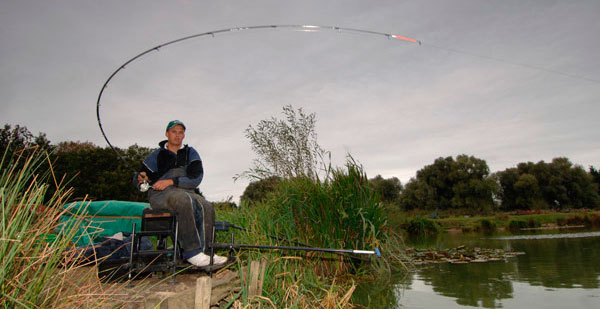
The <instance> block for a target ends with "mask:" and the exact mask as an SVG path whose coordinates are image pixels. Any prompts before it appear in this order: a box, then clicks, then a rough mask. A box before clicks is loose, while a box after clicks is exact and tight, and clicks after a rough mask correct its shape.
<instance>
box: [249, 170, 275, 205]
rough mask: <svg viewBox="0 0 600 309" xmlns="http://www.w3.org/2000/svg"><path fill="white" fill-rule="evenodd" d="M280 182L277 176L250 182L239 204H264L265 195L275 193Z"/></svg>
mask: <svg viewBox="0 0 600 309" xmlns="http://www.w3.org/2000/svg"><path fill="white" fill-rule="evenodd" d="M280 182H281V178H279V177H277V176H271V177H267V178H265V179H260V180H257V181H252V182H250V184H248V186H247V187H246V189H245V190H244V193H243V194H242V196H241V197H240V202H241V203H242V204H245V205H250V204H254V203H256V202H264V201H265V200H266V199H267V195H268V194H269V193H271V192H273V191H275V190H276V188H277V186H278V185H279V183H280Z"/></svg>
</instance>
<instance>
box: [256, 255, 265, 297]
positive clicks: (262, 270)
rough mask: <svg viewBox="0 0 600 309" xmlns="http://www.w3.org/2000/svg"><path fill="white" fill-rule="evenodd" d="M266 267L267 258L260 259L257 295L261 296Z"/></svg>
mask: <svg viewBox="0 0 600 309" xmlns="http://www.w3.org/2000/svg"><path fill="white" fill-rule="evenodd" d="M266 269H267V260H265V259H260V276H259V277H258V289H257V292H258V295H261V296H262V291H263V283H264V282H265V271H266Z"/></svg>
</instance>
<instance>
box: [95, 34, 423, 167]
mask: <svg viewBox="0 0 600 309" xmlns="http://www.w3.org/2000/svg"><path fill="white" fill-rule="evenodd" d="M269 29H287V30H295V31H302V32H319V31H335V32H338V33H354V34H364V35H374V36H380V37H384V38H387V39H398V40H402V41H405V42H410V43H417V44H419V45H421V44H422V43H421V41H419V40H416V39H413V38H409V37H405V36H401V35H396V34H391V33H384V32H377V31H370V30H362V29H355V28H345V27H337V26H319V25H260V26H246V27H234V28H227V29H221V30H214V31H208V32H204V33H199V34H194V35H189V36H186V37H182V38H179V39H175V40H172V41H169V42H166V43H162V44H159V45H157V46H154V47H152V48H150V49H148V50H145V51H143V52H141V53H139V54H138V55H136V56H134V57H133V58H131V59H129V60H127V61H126V62H125V63H123V64H122V65H121V66H119V68H117V69H116V70H115V71H114V72H113V73H112V74H111V75H110V76H109V77H108V79H107V80H106V81H105V82H104V85H103V86H102V88H101V89H100V93H99V94H98V99H97V100H96V118H97V120H98V126H99V127H100V132H101V133H102V136H103V137H104V140H106V143H107V144H108V146H110V148H111V149H112V150H113V151H114V152H115V153H116V154H117V157H119V159H121V160H122V161H123V162H125V163H126V164H128V165H129V162H128V161H127V160H126V159H125V158H124V157H123V155H122V154H121V153H119V152H118V151H117V150H116V148H115V147H114V146H113V145H112V143H111V142H110V141H109V140H108V137H107V136H106V132H104V128H103V127H102V121H101V120H100V105H101V104H100V101H101V100H102V95H103V94H104V90H106V88H107V87H108V84H109V83H110V81H111V80H112V79H113V78H114V77H115V76H116V75H117V74H118V73H119V72H120V71H121V70H123V69H125V67H126V66H128V65H129V64H131V63H132V62H134V61H136V60H137V59H139V58H141V57H143V56H145V55H147V54H150V53H152V52H155V51H159V50H160V49H161V48H164V47H167V46H169V45H172V44H176V43H180V42H184V41H187V40H191V39H195V38H200V37H205V36H208V37H215V36H217V35H221V34H226V33H233V32H241V31H250V30H269ZM133 170H134V171H135V172H137V171H136V170H135V169H133Z"/></svg>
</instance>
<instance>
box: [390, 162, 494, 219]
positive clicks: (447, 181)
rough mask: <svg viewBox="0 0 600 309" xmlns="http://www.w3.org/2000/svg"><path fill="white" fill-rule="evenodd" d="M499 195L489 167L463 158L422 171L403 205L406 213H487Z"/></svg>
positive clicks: (406, 190)
mask: <svg viewBox="0 0 600 309" xmlns="http://www.w3.org/2000/svg"><path fill="white" fill-rule="evenodd" d="M496 192H497V185H496V182H495V181H494V179H493V178H492V177H489V168H488V166H487V163H486V162H485V161H484V160H481V159H478V158H475V157H473V156H467V155H459V156H457V157H456V160H454V159H453V158H452V157H446V158H438V159H436V160H435V162H434V163H433V164H432V165H427V166H425V167H424V168H422V169H421V170H419V171H418V172H417V177H416V178H413V179H411V180H410V181H409V183H408V184H407V185H406V187H405V188H404V191H403V193H402V197H401V205H402V207H403V208H405V209H415V208H418V209H457V208H468V209H472V210H475V211H480V212H484V211H488V210H490V209H492V208H493V207H494V201H493V195H494V194H495V193H496Z"/></svg>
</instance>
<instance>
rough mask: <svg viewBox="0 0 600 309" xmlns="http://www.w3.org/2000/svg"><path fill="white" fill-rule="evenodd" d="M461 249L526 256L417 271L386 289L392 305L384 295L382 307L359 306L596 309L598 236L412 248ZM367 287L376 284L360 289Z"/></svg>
mask: <svg viewBox="0 0 600 309" xmlns="http://www.w3.org/2000/svg"><path fill="white" fill-rule="evenodd" d="M459 245H466V246H470V247H482V248H502V249H513V250H515V251H523V252H525V253H526V254H525V255H520V256H518V257H516V258H510V259H507V260H506V261H501V262H489V263H471V264H458V265H457V264H446V263H442V264H429V265H423V266H419V267H418V268H417V270H416V272H415V273H412V274H409V275H408V276H405V277H404V278H400V279H398V280H396V282H391V283H390V285H388V288H389V289H395V296H396V299H395V300H392V301H390V298H391V297H389V296H390V295H389V293H388V295H387V296H388V297H385V302H373V301H372V300H373V299H371V300H370V301H364V302H363V301H361V302H362V303H363V304H365V305H372V306H376V307H388V308H393V307H402V308H440V307H443V308H452V307H463V306H476V307H486V308H502V307H506V308H565V307H570V308H600V263H598V261H600V232H586V233H569V234H567V233H555V234H548V232H547V231H546V233H545V234H541V233H540V234H531V233H530V234H527V235H519V236H502V235H494V236H492V237H490V236H488V237H484V236H482V235H463V234H458V235H448V234H443V235H439V236H438V237H437V238H433V239H420V240H418V241H417V242H416V243H413V244H411V246H416V247H422V248H423V247H433V248H439V249H441V248H453V247H457V246H459ZM392 284H395V285H393V286H392ZM370 288H374V285H371V287H367V288H365V287H363V290H365V289H366V290H369V289H370ZM377 289H379V290H380V291H378V292H377V293H375V294H373V293H368V295H374V297H375V298H376V297H377V295H379V296H382V295H386V292H384V291H385V284H381V285H378V286H377ZM363 293H365V292H364V291H363ZM369 297H370V296H369ZM374 304H375V305H374ZM384 304H385V305H384Z"/></svg>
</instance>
